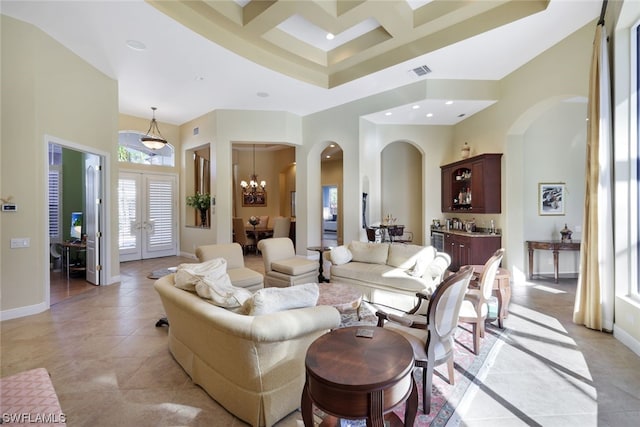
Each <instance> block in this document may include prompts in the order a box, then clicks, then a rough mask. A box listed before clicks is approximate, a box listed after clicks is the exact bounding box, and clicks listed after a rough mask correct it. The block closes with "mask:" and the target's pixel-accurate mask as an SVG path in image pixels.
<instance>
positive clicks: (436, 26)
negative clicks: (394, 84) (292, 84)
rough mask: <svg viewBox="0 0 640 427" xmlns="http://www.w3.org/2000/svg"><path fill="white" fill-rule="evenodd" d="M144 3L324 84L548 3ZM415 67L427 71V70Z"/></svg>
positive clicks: (352, 0)
mask: <svg viewBox="0 0 640 427" xmlns="http://www.w3.org/2000/svg"><path fill="white" fill-rule="evenodd" d="M150 3H151V4H152V5H153V6H154V7H156V8H157V9H158V10H160V11H162V12H163V13H165V14H167V15H168V16H170V17H171V18H173V19H175V20H176V21H178V22H180V23H182V24H183V25H185V26H186V27H188V28H191V29H192V30H194V31H195V32H197V33H199V34H201V35H203V36H204V37H206V38H208V39H209V40H211V41H213V42H215V43H217V44H219V45H221V46H224V47H225V48H227V49H229V50H231V51H233V52H235V53H237V54H239V55H242V56H244V57H246V58H248V59H250V60H252V61H254V62H256V63H258V64H261V65H264V66H265V67H269V68H271V69H273V70H275V71H278V72H280V73H283V74H286V75H288V76H290V77H293V78H295V79H298V80H301V81H306V82H308V83H311V84H315V85H317V86H320V87H323V88H332V87H336V86H338V85H341V84H344V83H347V82H350V81H353V80H355V79H358V78H361V77H364V76H366V75H368V74H371V73H373V72H376V71H380V70H383V69H385V68H388V67H391V66H393V65H397V64H399V63H402V62H405V61H408V60H411V59H413V58H415V57H416V56H420V55H425V54H427V53H429V52H433V51H435V50H438V49H442V48H444V47H446V46H449V45H452V44H454V43H456V42H459V41H462V40H465V39H467V38H470V37H474V36H477V35H479V34H482V33H484V32H487V31H490V30H492V29H495V28H498V27H500V26H502V25H505V24H508V23H511V22H514V21H517V20H519V19H522V18H524V17H526V16H529V15H531V14H534V13H538V12H541V11H543V10H545V9H546V7H547V6H548V4H549V2H548V0H528V1H521V0H492V1H451V0H432V1H429V0H422V1H420V0H415V1H402V0H399V1H398V0H397V1H381V0H360V1H357V0H306V1H291V0H264V1H249V0H236V1H233V0H228V1H221V0H218V1H207V0H190V1H171V2H168V1H158V0H151V1H150ZM328 34H331V35H333V36H334V37H333V39H332V40H328V39H327V35H328ZM421 70H422V71H424V72H428V68H426V67H423V68H422V69H421Z"/></svg>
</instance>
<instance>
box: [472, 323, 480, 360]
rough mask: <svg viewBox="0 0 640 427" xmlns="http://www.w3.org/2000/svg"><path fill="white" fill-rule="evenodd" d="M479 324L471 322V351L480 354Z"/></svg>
mask: <svg viewBox="0 0 640 427" xmlns="http://www.w3.org/2000/svg"><path fill="white" fill-rule="evenodd" d="M479 327H480V326H479V325H478V324H477V323H474V324H473V352H474V353H475V354H476V355H478V354H480V329H478V328H479Z"/></svg>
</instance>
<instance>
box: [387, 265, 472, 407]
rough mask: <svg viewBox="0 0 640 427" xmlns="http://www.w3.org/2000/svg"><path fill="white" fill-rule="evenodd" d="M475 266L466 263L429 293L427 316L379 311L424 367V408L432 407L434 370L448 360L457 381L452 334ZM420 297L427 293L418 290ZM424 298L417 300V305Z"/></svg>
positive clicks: (451, 382)
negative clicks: (409, 344) (454, 368)
mask: <svg viewBox="0 0 640 427" xmlns="http://www.w3.org/2000/svg"><path fill="white" fill-rule="evenodd" d="M472 274H473V268H472V267H469V266H465V267H462V268H460V270H458V272H457V273H455V274H452V275H451V276H449V277H447V278H446V279H445V280H443V281H442V283H441V284H440V285H438V287H437V288H436V289H435V291H434V292H433V293H432V294H431V295H430V296H429V305H428V308H427V314H426V316H424V315H421V314H406V315H394V314H392V313H385V312H381V311H378V312H377V313H376V316H378V326H381V327H385V328H389V329H392V330H394V331H395V332H398V333H399V334H401V335H402V336H403V337H405V338H406V339H407V340H408V341H409V342H410V343H411V347H413V354H414V357H415V366H416V367H419V368H422V409H423V412H424V413H425V414H428V413H429V412H430V410H431V408H430V407H431V392H432V391H431V388H432V385H433V369H434V368H435V367H436V366H438V365H441V364H443V363H445V362H446V363H447V367H448V374H449V384H454V381H455V380H454V371H453V351H454V342H453V334H454V332H455V330H456V327H457V326H458V316H459V312H460V306H461V305H462V300H463V299H464V296H465V293H466V292H467V289H468V287H469V280H470V279H471V275H472ZM416 296H418V298H420V299H421V300H423V299H426V295H424V294H422V293H418V294H417V295H416ZM420 304H421V301H419V302H418V306H419V305H420Z"/></svg>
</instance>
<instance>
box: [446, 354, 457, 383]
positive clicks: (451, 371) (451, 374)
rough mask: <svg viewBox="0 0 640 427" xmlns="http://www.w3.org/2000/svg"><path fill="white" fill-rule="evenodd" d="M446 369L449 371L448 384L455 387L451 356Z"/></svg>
mask: <svg viewBox="0 0 640 427" xmlns="http://www.w3.org/2000/svg"><path fill="white" fill-rule="evenodd" d="M447 368H448V370H449V384H451V385H455V382H456V380H455V376H454V374H455V371H454V369H453V354H452V355H451V357H450V358H449V360H447Z"/></svg>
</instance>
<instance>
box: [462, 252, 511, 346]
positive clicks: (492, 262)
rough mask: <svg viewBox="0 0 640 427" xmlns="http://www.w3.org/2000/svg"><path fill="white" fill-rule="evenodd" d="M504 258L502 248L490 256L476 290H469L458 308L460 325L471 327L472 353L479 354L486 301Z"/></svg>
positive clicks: (487, 309) (485, 313) (486, 308)
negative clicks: (464, 324) (466, 324)
mask: <svg viewBox="0 0 640 427" xmlns="http://www.w3.org/2000/svg"><path fill="white" fill-rule="evenodd" d="M502 257H504V248H500V249H498V250H497V251H495V252H494V253H493V255H491V257H490V258H489V259H488V260H487V262H486V263H485V264H484V267H483V268H482V272H481V273H480V277H479V279H478V287H477V289H469V291H468V292H467V295H466V296H465V299H464V301H463V302H462V308H460V319H459V321H460V322H461V323H470V324H471V325H472V326H473V331H472V333H473V352H474V353H475V354H479V353H480V338H483V337H484V329H485V327H484V324H485V321H486V320H487V313H488V312H489V306H488V304H487V300H488V299H489V298H491V292H493V282H494V281H495V280H496V273H497V271H498V267H500V262H502Z"/></svg>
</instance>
